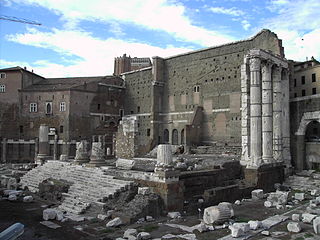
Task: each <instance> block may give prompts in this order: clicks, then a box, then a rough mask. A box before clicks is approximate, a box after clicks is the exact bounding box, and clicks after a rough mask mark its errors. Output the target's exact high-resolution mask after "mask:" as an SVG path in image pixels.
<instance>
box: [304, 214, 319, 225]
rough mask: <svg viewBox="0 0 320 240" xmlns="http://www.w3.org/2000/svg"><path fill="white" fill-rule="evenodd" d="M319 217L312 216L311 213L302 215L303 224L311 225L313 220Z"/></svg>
mask: <svg viewBox="0 0 320 240" xmlns="http://www.w3.org/2000/svg"><path fill="white" fill-rule="evenodd" d="M316 217H317V215H314V214H310V213H303V214H302V222H304V223H311V222H312V220H313V219H315V218H316Z"/></svg>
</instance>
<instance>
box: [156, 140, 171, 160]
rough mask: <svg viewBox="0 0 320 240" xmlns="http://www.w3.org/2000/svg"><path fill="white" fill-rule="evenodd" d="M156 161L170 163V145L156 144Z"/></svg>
mask: <svg viewBox="0 0 320 240" xmlns="http://www.w3.org/2000/svg"><path fill="white" fill-rule="evenodd" d="M157 162H158V163H164V164H166V165H170V164H172V152H171V145H169V144H160V145H158V150H157Z"/></svg>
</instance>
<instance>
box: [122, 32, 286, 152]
mask: <svg viewBox="0 0 320 240" xmlns="http://www.w3.org/2000/svg"><path fill="white" fill-rule="evenodd" d="M254 48H256V49H263V50H265V51H267V52H271V53H273V54H274V55H276V56H278V57H280V58H283V57H284V51H283V47H282V42H281V40H279V39H278V37H277V35H276V34H274V33H273V32H271V31H269V30H262V31H261V32H259V33H258V34H257V35H255V36H254V37H252V38H250V39H248V40H244V41H238V42H234V43H230V44H225V45H221V46H217V47H212V48H207V49H202V50H199V51H193V52H189V53H186V54H181V55H177V56H173V57H169V58H160V57H154V58H153V65H152V67H149V68H144V69H141V70H138V71H134V72H129V73H124V74H123V75H122V77H123V79H124V80H125V83H126V96H125V104H124V106H125V115H127V116H135V117H137V122H138V123H137V126H138V130H137V132H138V136H137V143H138V146H139V151H138V152H140V153H144V152H147V151H149V150H150V149H151V148H152V147H154V146H155V145H157V144H159V143H171V144H186V145H189V146H190V145H201V144H207V145H215V144H220V145H237V146H241V118H242V116H241V65H242V63H243V59H244V56H245V54H247V52H248V51H249V50H250V49H254Z"/></svg>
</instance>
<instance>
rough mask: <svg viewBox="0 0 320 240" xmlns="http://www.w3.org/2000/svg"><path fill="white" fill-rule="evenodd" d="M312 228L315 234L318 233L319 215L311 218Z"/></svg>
mask: <svg viewBox="0 0 320 240" xmlns="http://www.w3.org/2000/svg"><path fill="white" fill-rule="evenodd" d="M313 230H314V232H315V234H317V235H320V217H316V218H315V219H313Z"/></svg>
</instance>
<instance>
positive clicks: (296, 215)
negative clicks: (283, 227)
mask: <svg viewBox="0 0 320 240" xmlns="http://www.w3.org/2000/svg"><path fill="white" fill-rule="evenodd" d="M291 219H292V221H295V222H298V221H300V214H296V213H294V214H292V216H291Z"/></svg>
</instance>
